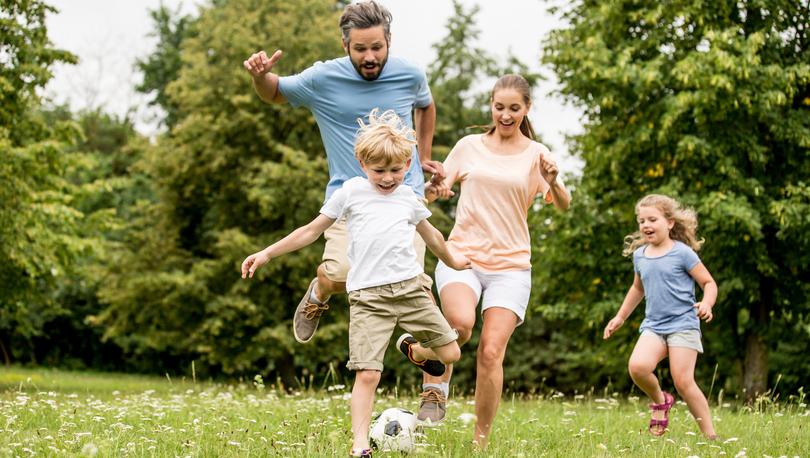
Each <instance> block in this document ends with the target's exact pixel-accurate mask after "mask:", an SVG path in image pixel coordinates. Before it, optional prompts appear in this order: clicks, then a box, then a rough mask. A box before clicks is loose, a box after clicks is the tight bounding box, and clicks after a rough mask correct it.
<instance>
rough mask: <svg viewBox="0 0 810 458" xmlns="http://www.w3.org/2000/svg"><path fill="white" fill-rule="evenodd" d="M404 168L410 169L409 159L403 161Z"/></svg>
mask: <svg viewBox="0 0 810 458" xmlns="http://www.w3.org/2000/svg"><path fill="white" fill-rule="evenodd" d="M405 168H406V169H409V168H411V158H408V160H407V161H405Z"/></svg>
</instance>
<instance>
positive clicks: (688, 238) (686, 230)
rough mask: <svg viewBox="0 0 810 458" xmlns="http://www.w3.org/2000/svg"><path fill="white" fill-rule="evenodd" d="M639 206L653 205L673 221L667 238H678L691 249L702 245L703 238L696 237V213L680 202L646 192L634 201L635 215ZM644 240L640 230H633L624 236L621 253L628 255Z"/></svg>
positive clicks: (698, 248)
mask: <svg viewBox="0 0 810 458" xmlns="http://www.w3.org/2000/svg"><path fill="white" fill-rule="evenodd" d="M641 207H655V208H657V209H658V211H660V212H661V213H662V214H663V215H664V217H665V218H666V219H668V220H671V221H675V225H673V226H672V229H670V230H669V238H671V239H672V240H679V241H681V242H683V243H685V244H687V245H689V246H690V247H691V248H692V249H693V250H695V251H699V250H700V247H701V246H703V242H704V240H703V239H700V240H698V238H697V226H698V220H697V213H695V211H694V210H692V209H691V208H687V207H682V206H681V204H680V203H679V202H678V201H677V200H675V199H673V198H672V197H669V196H664V195H661V194H648V195H646V196H644V197H643V198H642V199H641V200H639V201H638V203H636V215H638V211H639V208H641ZM645 243H646V242H645V241H644V236H643V235H642V234H641V231H636V232H633V233H632V234H630V235H628V236H626V237H625V238H624V250H623V251H622V255H624V256H630V255H632V254H633V252H634V251H636V249H637V248H638V247H640V246H642V245H644V244H645Z"/></svg>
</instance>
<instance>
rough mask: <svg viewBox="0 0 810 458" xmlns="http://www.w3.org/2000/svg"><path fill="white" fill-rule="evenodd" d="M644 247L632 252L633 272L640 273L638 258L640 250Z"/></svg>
mask: <svg viewBox="0 0 810 458" xmlns="http://www.w3.org/2000/svg"><path fill="white" fill-rule="evenodd" d="M643 249H644V247H643V246H642V247H640V248H637V249H636V251H634V252H633V272H635V273H637V274H639V275H641V269H640V267H639V265H638V258H639V257H640V256H641V251H640V250H643Z"/></svg>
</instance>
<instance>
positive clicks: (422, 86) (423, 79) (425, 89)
mask: <svg viewBox="0 0 810 458" xmlns="http://www.w3.org/2000/svg"><path fill="white" fill-rule="evenodd" d="M418 74H419V82H418V83H417V85H416V99H415V100H414V106H415V107H416V108H425V107H426V106H428V105H430V104H431V103H432V102H433V96H432V95H431V93H430V86H429V85H428V80H427V75H425V72H423V71H420V72H419V73H418Z"/></svg>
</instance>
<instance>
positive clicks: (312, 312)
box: [293, 278, 329, 343]
mask: <svg viewBox="0 0 810 458" xmlns="http://www.w3.org/2000/svg"><path fill="white" fill-rule="evenodd" d="M317 283H318V279H317V278H313V279H312V281H311V282H310V283H309V288H307V292H306V294H304V298H303V299H301V302H299V303H298V307H297V308H296V309H295V315H293V334H294V335H295V340H297V341H299V342H301V343H307V342H309V341H310V340H312V336H314V335H315V330H316V329H318V321H319V320H320V319H321V314H323V312H325V311H326V310H329V304H327V303H325V302H324V303H323V304H316V303H314V302H310V299H309V298H310V296H311V295H312V290H313V289H314V288H315V285H316V284H317Z"/></svg>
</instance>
